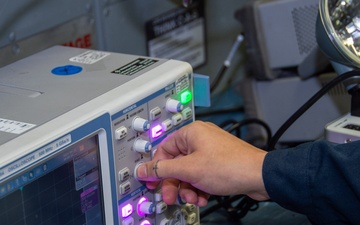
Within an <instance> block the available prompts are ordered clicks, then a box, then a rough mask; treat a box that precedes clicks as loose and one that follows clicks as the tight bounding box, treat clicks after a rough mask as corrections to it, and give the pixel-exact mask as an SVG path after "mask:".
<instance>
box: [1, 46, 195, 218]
mask: <svg viewBox="0 0 360 225" xmlns="http://www.w3.org/2000/svg"><path fill="white" fill-rule="evenodd" d="M0 104H1V107H0V218H1V224H2V225H7V224H27V225H33V224H36V225H45V224H59V225H60V224H61V225H67V224H69V225H70V224H71V225H83V224H86V225H101V224H106V225H175V224H176V225H186V224H192V225H199V224H200V218H199V209H198V207H196V206H194V205H190V204H187V203H185V202H184V203H182V202H181V201H180V203H179V204H178V205H174V206H168V205H166V204H165V203H164V202H163V201H162V196H161V193H160V191H159V190H156V191H153V190H148V189H147V188H146V186H145V185H144V183H142V182H139V181H138V180H136V179H135V178H134V169H135V167H136V166H137V165H138V164H139V163H141V162H145V161H148V160H150V159H151V157H152V154H153V152H154V151H155V150H156V146H157V145H158V144H159V143H160V142H161V141H162V140H163V139H164V138H165V137H166V136H167V135H168V134H170V133H171V132H173V131H174V130H176V129H179V128H180V127H182V126H184V125H186V124H189V123H191V122H192V121H193V120H194V99H193V73H192V68H191V66H190V65H189V64H188V63H185V62H180V61H176V60H166V59H156V58H150V57H143V56H135V55H126V54H120V53H111V52H105V51H95V50H85V49H77V48H70V47H63V46H55V47H52V48H50V49H47V50H45V51H42V52H39V53H36V54H34V55H32V56H30V57H28V58H25V59H22V60H20V61H17V62H15V63H13V64H10V65H7V66H5V67H3V68H1V69H0Z"/></svg>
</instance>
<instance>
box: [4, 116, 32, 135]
mask: <svg viewBox="0 0 360 225" xmlns="http://www.w3.org/2000/svg"><path fill="white" fill-rule="evenodd" d="M35 126H36V125H35V124H31V123H24V122H19V121H15V120H7V119H3V118H0V131H3V132H7V133H12V134H21V133H23V132H25V131H27V130H29V129H31V128H33V127H35Z"/></svg>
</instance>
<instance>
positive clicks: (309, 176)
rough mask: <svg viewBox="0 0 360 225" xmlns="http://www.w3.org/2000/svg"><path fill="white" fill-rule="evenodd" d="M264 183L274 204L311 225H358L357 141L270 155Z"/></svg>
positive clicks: (359, 152) (314, 144)
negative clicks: (311, 224)
mask: <svg viewBox="0 0 360 225" xmlns="http://www.w3.org/2000/svg"><path fill="white" fill-rule="evenodd" d="M263 179H264V183H265V188H266V191H267V192H268V194H269V196H270V198H271V199H272V200H273V201H275V202H277V203H278V204H279V205H281V206H282V207H284V208H287V209H290V210H293V211H295V212H299V213H302V214H305V215H307V216H308V218H309V219H310V220H311V221H312V222H313V223H314V224H334V225H335V224H336V225H338V224H360V141H358V142H353V143H348V144H337V145H335V144H331V143H329V142H327V141H316V142H312V143H306V144H302V145H299V146H297V147H295V148H291V149H284V150H274V151H271V152H269V153H268V154H267V155H266V157H265V160H264V165H263Z"/></svg>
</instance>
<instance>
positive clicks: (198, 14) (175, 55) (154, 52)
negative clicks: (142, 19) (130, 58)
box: [146, 4, 206, 68]
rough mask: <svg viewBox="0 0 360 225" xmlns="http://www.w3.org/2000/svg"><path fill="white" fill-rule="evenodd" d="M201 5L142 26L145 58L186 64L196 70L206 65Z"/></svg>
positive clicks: (177, 10) (161, 17) (172, 13)
mask: <svg viewBox="0 0 360 225" xmlns="http://www.w3.org/2000/svg"><path fill="white" fill-rule="evenodd" d="M203 11H204V6H203V5H201V4H194V5H193V6H192V8H189V9H184V8H183V7H181V8H178V9H176V10H172V11H169V12H167V13H165V14H163V15H160V16H158V17H156V18H154V19H152V20H151V21H148V22H147V23H146V31H147V33H146V34H147V47H148V52H149V56H151V57H155V58H166V59H177V60H181V61H186V62H189V63H190V64H191V66H192V67H194V68H196V67H198V66H200V65H202V64H204V63H205V62H206V45H205V17H204V12H203Z"/></svg>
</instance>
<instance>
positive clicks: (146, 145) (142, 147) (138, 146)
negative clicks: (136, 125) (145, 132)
mask: <svg viewBox="0 0 360 225" xmlns="http://www.w3.org/2000/svg"><path fill="white" fill-rule="evenodd" d="M151 148H152V145H151V143H150V142H148V141H146V140H143V139H141V138H138V139H136V140H135V142H134V145H133V149H134V151H136V152H138V153H141V154H143V153H148V152H150V151H151Z"/></svg>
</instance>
